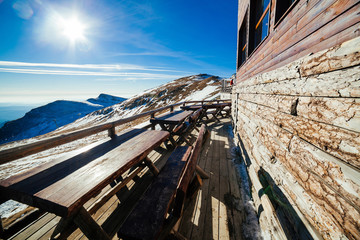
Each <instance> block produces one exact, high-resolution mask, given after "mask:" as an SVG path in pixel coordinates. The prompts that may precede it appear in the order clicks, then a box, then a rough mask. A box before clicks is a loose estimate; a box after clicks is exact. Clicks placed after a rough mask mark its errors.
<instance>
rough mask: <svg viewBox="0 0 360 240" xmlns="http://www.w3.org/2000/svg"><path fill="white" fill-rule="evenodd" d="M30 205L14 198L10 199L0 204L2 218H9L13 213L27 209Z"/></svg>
mask: <svg viewBox="0 0 360 240" xmlns="http://www.w3.org/2000/svg"><path fill="white" fill-rule="evenodd" d="M27 207H28V205H26V204H22V203H19V202H16V201H13V200H9V201H6V202H4V203H3V204H1V205H0V216H1V218H8V217H11V216H12V215H14V214H16V213H18V212H21V211H22V210H24V209H26V208H27Z"/></svg>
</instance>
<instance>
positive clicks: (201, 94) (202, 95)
mask: <svg viewBox="0 0 360 240" xmlns="http://www.w3.org/2000/svg"><path fill="white" fill-rule="evenodd" d="M218 89H219V86H206V87H205V88H203V90H201V91H198V92H193V93H192V94H191V95H189V96H187V97H186V98H185V99H184V100H183V101H196V100H199V99H203V100H206V99H207V98H208V97H209V95H211V93H213V92H215V91H216V90H218ZM215 97H216V96H214V97H211V98H215Z"/></svg>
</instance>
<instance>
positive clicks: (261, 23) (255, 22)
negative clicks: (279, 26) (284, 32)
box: [249, 0, 270, 54]
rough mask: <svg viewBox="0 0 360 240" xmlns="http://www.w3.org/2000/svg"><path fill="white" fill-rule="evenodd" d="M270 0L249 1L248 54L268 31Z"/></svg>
mask: <svg viewBox="0 0 360 240" xmlns="http://www.w3.org/2000/svg"><path fill="white" fill-rule="evenodd" d="M269 16H270V0H252V1H251V2H250V30H249V35H250V36H249V54H251V53H252V52H253V51H254V49H255V48H256V47H257V46H258V45H259V44H260V43H261V41H262V40H263V39H264V38H265V37H266V36H267V35H268V33H269Z"/></svg>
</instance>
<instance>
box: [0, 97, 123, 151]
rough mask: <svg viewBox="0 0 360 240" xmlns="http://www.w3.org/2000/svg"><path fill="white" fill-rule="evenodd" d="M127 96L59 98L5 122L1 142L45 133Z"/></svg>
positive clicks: (0, 136)
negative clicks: (83, 98)
mask: <svg viewBox="0 0 360 240" xmlns="http://www.w3.org/2000/svg"><path fill="white" fill-rule="evenodd" d="M124 100H126V99H125V98H120V97H115V96H111V95H107V94H100V95H99V96H98V97H97V98H90V99H88V100H86V101H83V102H78V101H67V100H58V101H55V102H51V103H49V104H47V105H44V106H41V107H38V108H34V109H32V110H31V111H29V112H27V113H26V114H25V116H24V117H22V118H19V119H17V120H14V121H10V122H7V123H5V124H4V126H3V127H1V128H0V144H3V143H6V142H10V141H16V140H21V139H25V138H31V137H35V136H38V135H43V134H46V133H48V132H51V131H54V130H55V129H57V128H59V127H61V126H64V125H66V124H69V123H71V122H74V121H75V120H77V119H79V118H81V117H84V116H85V115H86V114H88V113H91V112H93V111H96V110H98V109H102V108H104V107H108V106H111V105H114V104H116V103H120V102H122V101H124Z"/></svg>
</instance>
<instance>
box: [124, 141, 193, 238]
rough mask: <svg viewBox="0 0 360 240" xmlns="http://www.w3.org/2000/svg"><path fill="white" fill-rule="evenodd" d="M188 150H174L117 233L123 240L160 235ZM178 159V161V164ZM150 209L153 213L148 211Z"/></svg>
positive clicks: (182, 148) (181, 148)
mask: <svg viewBox="0 0 360 240" xmlns="http://www.w3.org/2000/svg"><path fill="white" fill-rule="evenodd" d="M190 151H191V148H189V147H178V148H177V149H176V150H175V152H174V153H173V154H172V155H171V156H170V158H169V159H168V161H167V163H166V165H165V166H164V168H163V169H162V170H161V172H160V174H159V175H158V176H157V177H156V179H155V180H154V182H153V183H152V184H151V186H150V187H149V188H148V190H147V191H146V192H145V193H144V195H143V196H142V197H141V199H140V200H139V201H138V203H137V204H136V206H135V208H134V210H133V211H132V213H131V215H130V216H129V217H128V218H127V219H126V222H125V223H124V224H123V225H122V227H121V229H120V230H119V232H118V235H119V236H120V237H122V238H124V239H154V238H156V236H158V235H159V234H160V231H161V228H162V226H163V224H164V221H165V217H166V213H167V211H168V209H169V206H170V201H171V199H172V198H173V196H174V194H175V191H176V188H177V185H178V182H179V179H180V177H181V174H182V171H183V168H184V167H185V165H186V161H187V159H188V157H189V155H190ZM179 159H180V160H179ZM149 209H153V211H149Z"/></svg>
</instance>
